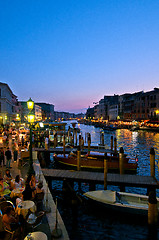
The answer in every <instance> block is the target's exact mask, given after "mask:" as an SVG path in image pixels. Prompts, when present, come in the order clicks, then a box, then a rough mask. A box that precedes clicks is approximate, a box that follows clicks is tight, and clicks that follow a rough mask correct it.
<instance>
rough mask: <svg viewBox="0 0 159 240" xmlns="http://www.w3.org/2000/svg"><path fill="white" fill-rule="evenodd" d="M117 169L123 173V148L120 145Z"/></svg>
mask: <svg viewBox="0 0 159 240" xmlns="http://www.w3.org/2000/svg"><path fill="white" fill-rule="evenodd" d="M119 170H120V174H124V149H123V148H122V147H121V148H120V151H119Z"/></svg>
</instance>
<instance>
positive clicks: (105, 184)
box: [104, 153, 108, 190]
mask: <svg viewBox="0 0 159 240" xmlns="http://www.w3.org/2000/svg"><path fill="white" fill-rule="evenodd" d="M107 173H108V159H107V153H105V155H104V190H107Z"/></svg>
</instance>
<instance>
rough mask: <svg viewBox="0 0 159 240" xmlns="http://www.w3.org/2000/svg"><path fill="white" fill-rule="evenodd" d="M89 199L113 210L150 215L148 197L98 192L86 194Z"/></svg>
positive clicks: (124, 193) (158, 205) (109, 191)
mask: <svg viewBox="0 0 159 240" xmlns="http://www.w3.org/2000/svg"><path fill="white" fill-rule="evenodd" d="M84 196H86V197H87V198H88V199H90V200H92V201H93V202H95V203H98V204H102V205H103V206H105V207H108V208H112V209H113V210H117V211H121V212H126V213H131V214H137V215H147V214H148V196H145V195H140V194H134V193H126V192H116V191H111V190H97V191H90V192H86V193H84ZM157 208H158V210H159V198H157Z"/></svg>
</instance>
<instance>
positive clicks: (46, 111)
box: [35, 103, 55, 122]
mask: <svg viewBox="0 0 159 240" xmlns="http://www.w3.org/2000/svg"><path fill="white" fill-rule="evenodd" d="M35 104H36V105H38V106H40V107H41V111H42V120H43V121H46V122H52V121H54V120H55V113H54V105H53V104H49V103H35Z"/></svg>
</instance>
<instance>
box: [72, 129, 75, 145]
mask: <svg viewBox="0 0 159 240" xmlns="http://www.w3.org/2000/svg"><path fill="white" fill-rule="evenodd" d="M72 140H73V141H72V145H73V146H74V142H75V129H73V138H72Z"/></svg>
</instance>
